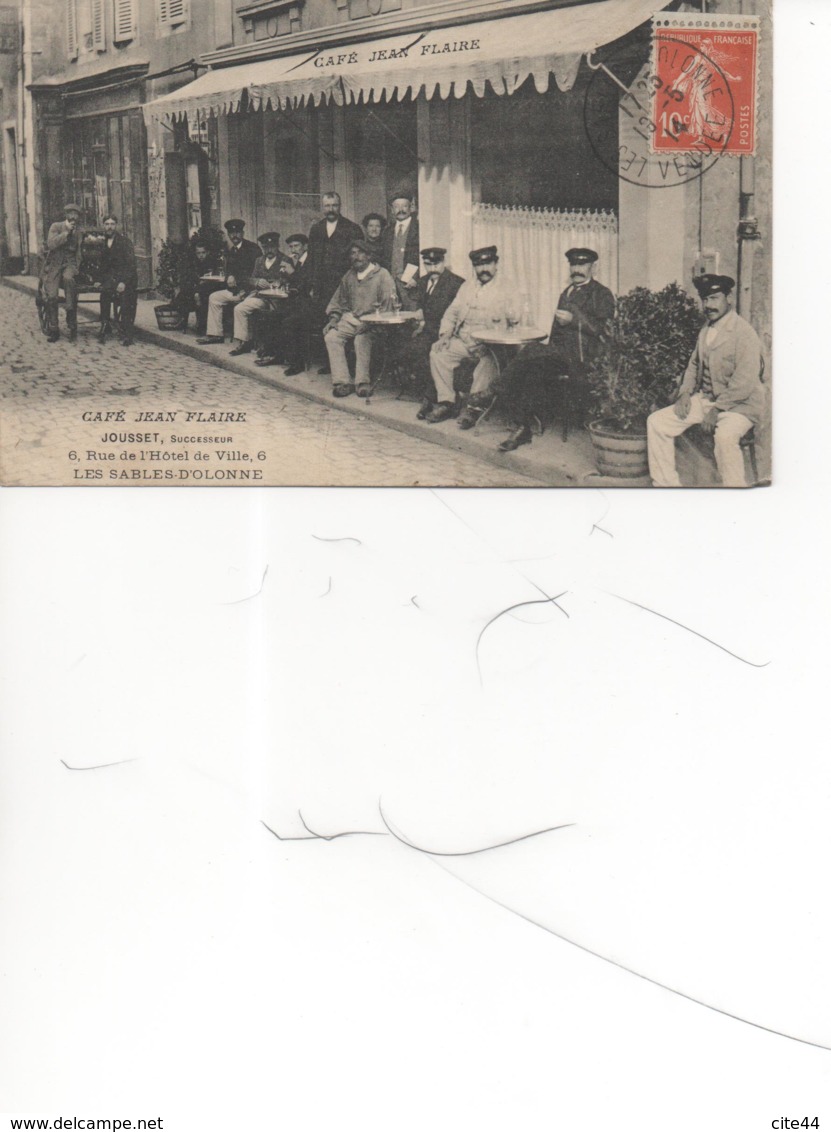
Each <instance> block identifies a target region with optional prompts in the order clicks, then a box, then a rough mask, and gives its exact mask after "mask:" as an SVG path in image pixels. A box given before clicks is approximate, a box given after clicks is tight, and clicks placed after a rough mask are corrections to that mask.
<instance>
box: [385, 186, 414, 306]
mask: <svg viewBox="0 0 831 1132" xmlns="http://www.w3.org/2000/svg"><path fill="white" fill-rule="evenodd" d="M389 205H390V213H391V214H392V219H391V221H390V223H389V224H388V225H387V227H386V228H385V229H384V231H383V233H382V234H381V258H380V260H379V261H378V262H379V263H380V264H381V266H382V267H385V268H386V269H387V271H388V272H389V273H390V275H391V276H392V277H393V279H394V280H395V286H396V287H397V289H398V297H399V299H400V300H401V306H402V307H403V308H404V310H410V311H411V310H415V309H416V296H415V291H416V286H417V284H418V267H419V264H418V245H419V232H418V219H417V218H416V216H415V215H414V213H415V198H414V196H413V194H412V193H411V192H410V191H409V190H408V189H396V190H395V192H393V194H392V196H391V197H390V201H389Z"/></svg>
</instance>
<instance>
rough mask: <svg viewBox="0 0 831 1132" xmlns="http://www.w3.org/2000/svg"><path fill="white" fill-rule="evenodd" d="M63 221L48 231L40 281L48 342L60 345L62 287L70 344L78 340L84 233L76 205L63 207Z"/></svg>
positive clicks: (56, 222) (57, 222) (56, 223)
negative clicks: (59, 309) (59, 298)
mask: <svg viewBox="0 0 831 1132" xmlns="http://www.w3.org/2000/svg"><path fill="white" fill-rule="evenodd" d="M63 212H64V219H63V220H56V221H55V223H54V224H52V225H50V227H49V234H48V235H47V237H46V250H45V252H44V253H43V259H42V263H43V266H42V267H41V273H40V281H41V285H42V289H43V298H44V301H45V303H46V322H47V326H48V330H47V334H46V340H47V342H57V340H58V339H59V338H60V336H61V332H60V329H59V327H58V295H59V292H60V288H61V286H63V291H64V298H65V300H66V328H67V330H68V331H69V341H70V342H74V341H75V339H76V338H77V337H78V292H77V290H76V283H75V280H76V277H77V275H78V271H79V270H80V267H81V243H82V241H83V238H84V234H83V232H82V231H81V230H80V229H79V227H78V221H79V220H80V217H81V210H80V208H79V207H78V205H77V204H65V205H64V209H63Z"/></svg>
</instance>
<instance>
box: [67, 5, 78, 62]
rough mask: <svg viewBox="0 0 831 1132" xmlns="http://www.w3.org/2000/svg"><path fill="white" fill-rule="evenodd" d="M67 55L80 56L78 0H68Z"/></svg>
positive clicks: (70, 56) (73, 57)
mask: <svg viewBox="0 0 831 1132" xmlns="http://www.w3.org/2000/svg"><path fill="white" fill-rule="evenodd" d="M66 55H67V58H68V59H77V58H78V0H66Z"/></svg>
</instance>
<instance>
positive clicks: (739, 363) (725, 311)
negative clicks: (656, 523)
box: [646, 275, 765, 487]
mask: <svg viewBox="0 0 831 1132" xmlns="http://www.w3.org/2000/svg"><path fill="white" fill-rule="evenodd" d="M693 284H694V286H695V289H696V290H697V291H698V293H699V295H700V296H701V302H702V305H703V307H704V314H705V315H706V318H707V325H706V326H705V327H704V328H703V329H702V331H701V334H700V335H699V337H698V342H697V343H696V346H695V349H694V350H693V353H692V357H691V358H690V362H689V365H688V366H687V370H686V372H685V374H684V376H683V378H682V379H681V385H680V388H679V390H678V397H677V399H676V401H675V404H674V405H668V406H667V408H665V409H659V410H658V411H657V412H656V413H653V414H652V415H651V416H650V417H649V419H648V420H647V422H646V439H647V445H648V448H649V473H650V475H651V476H652V482H653V484H654V485H655V487H680V486H681V480H680V479H679V478H678V472H677V470H676V467H675V438H676V436H680V435H681V433H683V432H685V431H686V430H687V429H688V428H690V427H691V426H692V425H696V424H700V425H702V426H703V427H704V429H705V430H706V431H708V432H714V433H715V452H716V465H717V467H718V470H719V473H720V475H721V482H722V483H723V485H724V486H725V487H747V480H746V478H745V474H744V454H743V452H742V450H741V448H740V446H739V441H740V440H741V438H742V437H743V436H744V434H745V433H746V432H749V431H750V429H751V428H753V426H754V425H758V424H759V423H760V421H761V418H762V414H763V412H764V407H765V393H764V389H763V387H762V382H761V376H760V375H761V369H762V347H761V344H760V342H759V338H758V336H757V334H756V331H755V330H754V329H753V327H752V326H751V325H750V323H749V322H745V320H744V319H743V318H742V317H741V316H740V315H738V314H737V313H736V311H735V310H734V309H733V301H732V293H733V288H734V287H735V285H736V284H735V280H733V279H731V278H730V276H729V275H699V276H698V277H697V278H696V279H694V280H693Z"/></svg>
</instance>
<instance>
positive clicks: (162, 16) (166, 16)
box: [159, 0, 189, 28]
mask: <svg viewBox="0 0 831 1132" xmlns="http://www.w3.org/2000/svg"><path fill="white" fill-rule="evenodd" d="M188 7H189V0H159V23H160V24H161V25H162V27H166V28H167V27H170V28H173V27H178V26H179V25H180V24H183V23H185V22H186V20H187V18H188Z"/></svg>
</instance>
